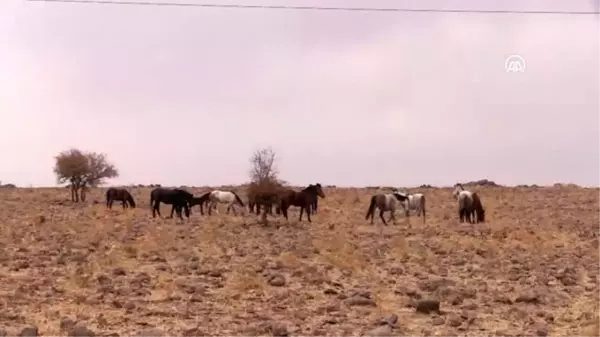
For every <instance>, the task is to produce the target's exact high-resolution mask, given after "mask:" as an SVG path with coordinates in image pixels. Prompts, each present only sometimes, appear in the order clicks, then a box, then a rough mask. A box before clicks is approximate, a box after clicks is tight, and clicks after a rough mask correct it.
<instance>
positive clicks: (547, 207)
mask: <svg viewBox="0 0 600 337" xmlns="http://www.w3.org/2000/svg"><path fill="white" fill-rule="evenodd" d="M471 189H472V190H474V191H477V192H478V193H479V194H480V195H481V198H482V201H483V203H484V207H485V208H486V217H487V222H486V223H484V224H460V223H458V220H457V214H456V213H457V212H456V202H455V201H454V200H453V199H452V197H451V192H452V190H451V189H443V188H427V189H411V190H410V191H411V192H423V193H425V196H426V199H427V221H426V223H423V222H422V219H421V218H417V217H416V216H411V217H410V220H408V219H406V218H405V217H404V216H403V215H401V214H399V213H398V216H397V217H398V221H397V223H396V224H395V225H389V226H383V225H382V223H381V222H380V221H379V219H376V222H375V225H374V226H371V225H370V224H369V223H368V222H367V221H365V220H364V217H365V213H366V210H367V206H368V202H369V199H370V196H371V195H372V194H373V193H374V192H375V190H373V189H371V190H369V189H353V188H347V189H341V188H325V194H326V198H325V199H321V200H319V212H318V214H316V215H314V217H313V223H312V224H309V223H308V222H306V220H303V221H302V222H300V223H299V222H298V219H297V217H298V214H299V212H298V211H297V210H296V209H292V210H291V212H290V213H291V215H290V221H289V223H288V222H286V221H285V220H284V219H282V218H281V217H275V218H270V223H269V224H267V225H266V226H264V225H261V224H258V223H257V217H256V216H255V215H248V214H246V215H238V216H234V215H232V214H229V215H226V214H225V212H224V210H225V207H224V205H220V206H219V209H220V214H214V213H213V215H212V216H210V217H208V216H201V215H200V212H199V210H198V209H194V210H193V213H192V216H191V219H190V220H184V221H180V220H177V219H160V218H156V219H153V218H152V217H151V211H150V207H149V193H150V189H149V188H131V189H130V191H131V192H132V194H133V195H134V197H135V198H136V202H137V203H138V207H137V208H135V209H128V210H123V209H122V208H121V206H120V204H119V203H118V202H116V203H115V204H114V206H113V209H112V210H108V209H106V207H105V205H104V191H105V189H93V190H92V191H91V192H90V194H89V195H88V200H87V202H86V203H83V204H78V205H76V204H72V203H70V202H67V201H65V200H68V198H69V191H68V190H67V189H64V188H56V189H42V188H40V189H21V188H19V189H3V190H0V223H1V224H2V226H1V227H0V248H1V250H0V294H1V296H0V299H1V303H0V304H1V305H2V308H1V310H0V328H2V329H3V330H4V333H7V334H9V335H15V334H19V333H24V334H28V333H33V332H35V329H32V328H33V327H36V328H37V333H38V334H39V335H67V334H71V335H76V334H80V335H85V334H86V333H89V332H90V331H93V332H94V333H95V334H96V335H113V336H115V335H131V334H133V335H136V334H140V333H141V334H159V333H162V334H165V335H187V336H192V335H194V336H198V335H277V336H285V335H304V336H306V335H328V336H332V335H356V336H357V335H360V334H367V335H444V336H449V335H466V336H474V335H477V336H481V335H541V336H543V335H552V336H554V335H556V336H558V335H589V336H592V335H595V336H597V335H598V312H599V310H598V300H599V296H598V292H599V288H598V273H599V251H598V234H599V233H598V231H599V229H598V226H599V211H600V210H599V190H598V188H579V187H568V186H566V187H565V186H562V187H539V188H504V187H473V188H471ZM190 190H193V191H194V193H195V194H200V192H203V191H206V190H208V188H207V189H200V188H199V189H190ZM236 190H237V191H239V192H241V193H240V194H244V193H243V190H242V189H236ZM169 210H170V207H167V206H166V205H162V206H161V211H162V213H163V215H166V214H168V211H169ZM429 299H431V300H434V302H433V303H435V301H439V303H440V311H439V312H435V313H428V314H425V313H421V312H418V311H417V310H416V307H418V306H419V305H422V304H423V303H424V302H423V300H429ZM394 315H395V316H394ZM396 318H397V320H396ZM27 327H30V329H25V330H23V329H24V328H27ZM84 327H85V328H84ZM157 329H158V330H157ZM373 329H375V330H373ZM159 330H160V331H159ZM86 331H87V332H86Z"/></svg>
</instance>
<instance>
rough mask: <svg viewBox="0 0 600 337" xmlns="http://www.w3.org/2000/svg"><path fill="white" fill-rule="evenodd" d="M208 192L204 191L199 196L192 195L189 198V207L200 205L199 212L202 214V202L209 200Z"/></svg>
mask: <svg viewBox="0 0 600 337" xmlns="http://www.w3.org/2000/svg"><path fill="white" fill-rule="evenodd" d="M209 197H210V192H206V193H204V194H202V195H201V196H199V197H193V198H192V199H191V200H190V202H189V203H190V207H193V206H196V205H200V214H202V215H204V204H205V203H207V202H209Z"/></svg>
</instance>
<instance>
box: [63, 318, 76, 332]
mask: <svg viewBox="0 0 600 337" xmlns="http://www.w3.org/2000/svg"><path fill="white" fill-rule="evenodd" d="M74 326H75V321H74V320H72V319H70V318H68V317H64V318H63V319H61V320H60V329H61V330H63V331H69V330H71V329H72V328H73V327H74Z"/></svg>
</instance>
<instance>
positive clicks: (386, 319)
mask: <svg viewBox="0 0 600 337" xmlns="http://www.w3.org/2000/svg"><path fill="white" fill-rule="evenodd" d="M396 323H398V315H396V314H391V315H387V316H383V317H380V318H379V319H378V324H379V325H389V326H391V327H396Z"/></svg>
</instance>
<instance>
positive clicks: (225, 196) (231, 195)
mask: <svg viewBox="0 0 600 337" xmlns="http://www.w3.org/2000/svg"><path fill="white" fill-rule="evenodd" d="M208 199H209V204H208V215H211V211H212V209H213V208H216V207H217V204H218V203H222V204H228V206H227V214H229V210H230V209H233V214H234V215H237V213H236V211H235V205H236V204H237V205H240V206H241V207H245V206H244V202H243V201H242V199H240V197H239V196H238V195H237V194H236V193H235V192H233V191H219V190H214V191H212V192H210V194H209V196H208ZM242 209H243V208H242Z"/></svg>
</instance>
